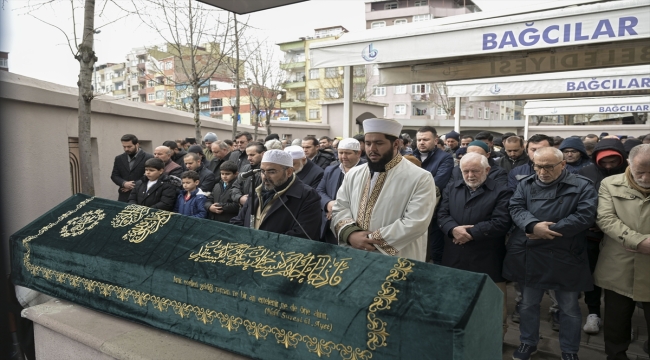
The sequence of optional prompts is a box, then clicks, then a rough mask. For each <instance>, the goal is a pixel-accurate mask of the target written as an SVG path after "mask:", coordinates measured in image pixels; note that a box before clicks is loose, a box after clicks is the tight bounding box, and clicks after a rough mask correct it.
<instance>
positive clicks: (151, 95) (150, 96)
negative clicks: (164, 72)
mask: <svg viewBox="0 0 650 360" xmlns="http://www.w3.org/2000/svg"><path fill="white" fill-rule="evenodd" d="M155 96H156V94H154V93H149V94H147V100H149V101H153V100H156V98H155Z"/></svg>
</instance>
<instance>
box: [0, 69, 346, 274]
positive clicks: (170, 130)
mask: <svg viewBox="0 0 650 360" xmlns="http://www.w3.org/2000/svg"><path fill="white" fill-rule="evenodd" d="M92 106H93V114H92V137H93V145H94V146H95V147H96V148H95V149H94V151H93V152H94V158H93V166H94V179H95V192H96V195H97V196H99V197H103V198H107V199H117V186H116V185H115V184H113V182H112V181H111V179H110V175H111V171H112V169H113V162H114V159H115V156H116V155H119V154H121V153H122V152H123V150H122V147H121V143H120V137H121V136H122V135H124V134H126V133H132V134H135V135H136V136H138V138H139V139H140V141H141V142H143V147H144V148H145V150H146V151H148V152H151V151H152V148H153V147H155V146H157V145H159V144H162V142H163V141H165V140H174V139H177V138H184V137H193V136H194V123H193V120H192V116H191V114H189V113H185V112H181V111H178V110H173V109H168V108H161V107H157V106H151V105H147V104H142V103H135V102H130V101H128V100H114V99H113V98H110V97H103V98H102V99H100V98H98V99H95V100H94V101H93V103H92ZM0 121H1V123H0V124H1V125H2V127H1V129H0V130H1V131H0V151H2V154H3V163H2V167H3V169H4V170H3V171H2V173H1V174H0V179H1V180H0V185H1V186H2V187H1V188H2V191H3V197H4V199H3V203H2V207H3V210H4V211H3V214H4V215H3V217H4V218H3V219H2V224H3V228H2V234H1V236H2V237H1V239H2V244H3V246H5V250H6V249H7V248H6V247H7V246H8V239H9V236H10V235H11V234H12V233H14V232H15V231H17V230H19V229H20V228H22V227H23V226H25V225H27V224H28V223H29V222H31V221H32V220H34V219H36V218H37V217H38V216H40V215H42V214H43V213H44V212H45V211H47V210H49V209H51V208H53V207H54V206H56V205H57V204H59V203H60V202H61V201H63V200H65V199H67V198H68V197H69V196H71V195H72V190H71V185H70V183H71V176H70V164H69V155H68V139H69V138H76V137H77V89H76V88H70V87H65V86H61V85H56V84H52V83H48V82H44V81H40V80H36V79H32V78H28V77H24V76H21V75H16V74H12V73H9V72H0ZM201 121H202V134H204V135H205V133H207V132H208V131H212V132H214V133H216V134H217V136H218V137H219V138H220V139H225V138H230V137H231V129H232V125H231V123H230V122H226V121H213V120H212V119H210V118H207V117H204V118H202V119H201ZM271 124H272V127H271V128H272V131H273V132H274V133H278V134H280V136H282V135H283V134H291V136H292V138H294V139H295V138H301V137H304V136H306V135H310V134H314V135H317V136H323V135H328V136H334V135H335V133H336V131H334V133H331V132H330V126H329V125H323V124H311V123H295V122H285V121H272V122H271ZM238 129H239V130H243V131H249V132H251V133H253V127H251V126H242V125H240V126H238ZM265 136H266V129H263V128H262V129H260V137H261V138H262V140H263V139H264V137H265ZM7 254H8V252H7ZM3 260H4V259H3ZM3 263H4V264H5V265H6V266H8V261H3Z"/></svg>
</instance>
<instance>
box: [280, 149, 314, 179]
mask: <svg viewBox="0 0 650 360" xmlns="http://www.w3.org/2000/svg"><path fill="white" fill-rule="evenodd" d="M284 151H286V152H287V153H288V154H289V155H291V157H292V158H293V171H294V174H296V176H297V177H298V179H300V181H302V182H303V183H305V185H309V186H311V187H312V188H314V189H316V187H317V186H318V184H320V180H321V179H322V178H323V169H322V168H321V167H320V166H318V165H316V163H314V162H313V161H311V160H309V159H307V156H306V155H305V151H304V150H303V149H302V148H301V147H300V146H288V147H287V148H286V149H284Z"/></svg>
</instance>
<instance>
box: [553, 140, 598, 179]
mask: <svg viewBox="0 0 650 360" xmlns="http://www.w3.org/2000/svg"><path fill="white" fill-rule="evenodd" d="M558 149H559V150H560V151H562V150H564V149H574V150H578V151H579V152H580V155H581V156H580V160H578V161H576V162H574V163H573V164H569V163H567V164H566V169H567V170H568V171H569V172H570V173H573V174H577V173H578V171H579V170H580V169H581V168H583V167H585V166H587V165H589V164H591V159H590V158H589V155H587V150H585V145H584V143H583V142H582V140H580V139H579V138H576V137H569V138H566V139H564V141H562V144H560V147H559V148H558Z"/></svg>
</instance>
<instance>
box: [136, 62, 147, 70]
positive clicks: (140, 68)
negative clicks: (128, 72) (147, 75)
mask: <svg viewBox="0 0 650 360" xmlns="http://www.w3.org/2000/svg"><path fill="white" fill-rule="evenodd" d="M146 69H147V63H146V62H141V63H138V70H141V71H144V70H146Z"/></svg>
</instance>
